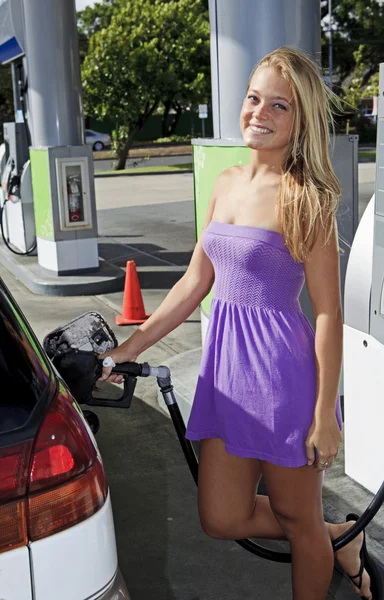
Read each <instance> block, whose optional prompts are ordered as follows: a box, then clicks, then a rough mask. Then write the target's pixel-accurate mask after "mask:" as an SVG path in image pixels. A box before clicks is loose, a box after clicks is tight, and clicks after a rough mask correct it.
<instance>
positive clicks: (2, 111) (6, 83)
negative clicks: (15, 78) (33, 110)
mask: <svg viewBox="0 0 384 600" xmlns="http://www.w3.org/2000/svg"><path fill="white" fill-rule="evenodd" d="M14 120H15V112H14V104H13V91H12V76H11V67H10V66H9V65H5V66H0V143H1V142H2V141H3V123H7V122H8V121H14Z"/></svg>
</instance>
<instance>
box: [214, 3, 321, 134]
mask: <svg viewBox="0 0 384 600" xmlns="http://www.w3.org/2000/svg"><path fill="white" fill-rule="evenodd" d="M209 18H210V23H211V78H212V110H213V131H214V137H215V138H240V129H239V114H240V107H241V104H242V101H243V99H244V93H245V89H246V85H247V82H248V77H249V74H250V73H251V71H252V69H253V67H254V65H255V64H256V63H257V62H258V61H259V60H260V59H261V58H263V56H265V55H266V54H268V53H269V52H272V50H275V49H276V48H278V47H279V46H285V45H291V46H296V47H297V48H300V49H301V50H305V51H307V52H309V53H311V54H312V56H313V57H314V58H316V59H317V60H318V61H319V62H320V58H321V31H320V0H236V2H234V1H233V0H209Z"/></svg>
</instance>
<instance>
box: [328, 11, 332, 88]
mask: <svg viewBox="0 0 384 600" xmlns="http://www.w3.org/2000/svg"><path fill="white" fill-rule="evenodd" d="M328 15H329V87H330V88H331V90H333V64H332V63H333V52H332V0H328Z"/></svg>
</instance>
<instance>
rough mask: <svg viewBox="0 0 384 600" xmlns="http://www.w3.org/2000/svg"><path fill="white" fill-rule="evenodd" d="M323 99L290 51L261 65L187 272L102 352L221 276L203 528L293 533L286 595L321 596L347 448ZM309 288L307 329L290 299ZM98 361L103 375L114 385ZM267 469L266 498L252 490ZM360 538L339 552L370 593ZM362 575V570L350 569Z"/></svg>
mask: <svg viewBox="0 0 384 600" xmlns="http://www.w3.org/2000/svg"><path fill="white" fill-rule="evenodd" d="M332 97H333V96H332V93H331V92H330V91H329V90H328V88H327V87H326V86H325V84H324V83H323V80H322V78H321V76H320V74H319V70H318V68H317V66H316V65H315V64H314V63H313V62H312V61H311V60H310V59H309V58H308V57H307V56H306V55H305V54H304V53H302V52H300V51H298V50H295V49H292V48H290V47H283V48H279V49H278V50H275V51H274V52H272V53H271V54H269V55H268V56H266V57H265V58H264V59H262V60H261V61H260V62H259V63H258V65H257V66H256V67H255V69H254V71H253V72H252V74H251V77H250V79H249V84H248V88H247V91H246V97H245V99H244V102H243V106H242V110H241V115H240V127H241V132H242V135H243V138H244V142H245V144H246V145H247V146H248V147H249V148H250V149H251V158H250V162H249V164H247V165H245V166H241V167H232V168H230V169H228V170H226V171H224V172H223V173H222V174H221V175H220V176H219V177H218V179H217V181H216V184H215V186H214V189H213V192H212V197H211V200H210V204H209V208H208V213H207V217H206V221H205V227H204V232H203V235H202V238H201V240H200V241H199V242H198V243H197V245H196V248H195V251H194V254H193V257H192V259H191V263H190V265H189V267H188V270H187V272H186V274H185V275H184V276H183V277H182V279H181V280H180V281H179V282H178V283H177V284H176V285H175V286H174V287H173V288H172V290H171V291H170V292H169V294H168V296H167V297H166V299H165V300H164V302H163V303H162V304H161V306H160V307H159V308H158V309H157V310H156V312H155V313H154V314H153V315H152V317H150V318H149V319H148V321H147V322H146V323H144V324H143V325H142V326H141V327H140V328H139V329H138V330H137V331H136V332H135V333H134V334H133V335H132V337H130V338H129V340H127V341H126V342H124V343H123V344H122V345H121V346H120V347H119V348H117V349H115V350H114V351H113V352H111V353H110V354H109V356H111V357H112V359H113V361H114V362H115V363H120V362H125V361H135V360H136V359H137V357H138V355H139V354H140V353H141V352H143V351H144V350H145V349H147V348H148V347H150V346H151V345H153V344H155V343H156V342H157V341H159V340H160V339H161V338H162V337H163V336H165V335H166V334H167V333H169V332H170V331H172V330H173V329H174V328H175V327H177V326H178V325H179V324H180V323H182V322H183V321H184V320H185V319H186V318H187V317H188V316H189V315H190V314H191V313H192V312H193V310H194V309H195V308H196V307H197V306H198V305H199V303H200V302H201V301H202V299H203V298H204V297H205V296H206V295H207V293H208V292H209V290H210V288H211V286H212V284H213V282H214V281H215V295H214V299H213V302H212V307H211V316H210V322H209V327H208V331H207V338H206V341H205V344H204V349H203V357H202V362H201V370H200V377H199V380H198V385H197V389H196V395H195V401H194V405H193V408H192V412H191V416H190V419H189V423H188V428H187V437H188V438H189V439H193V440H200V465H199V486H198V503H199V513H200V519H201V523H202V527H203V529H204V531H206V533H207V534H208V535H210V536H212V537H215V538H219V539H241V538H245V537H256V538H268V539H288V540H289V542H290V545H291V550H292V582H293V597H294V600H325V598H326V596H327V591H328V588H329V584H330V581H331V578H332V573H333V566H334V554H333V549H332V544H331V540H332V539H335V538H336V537H338V536H339V535H340V534H341V533H343V532H344V531H345V530H346V529H348V528H349V527H351V525H352V524H353V521H348V522H347V523H343V524H328V523H325V522H324V518H323V509H322V483H323V477H324V471H325V470H326V469H327V468H330V467H332V464H333V462H334V459H335V457H336V455H337V452H338V448H339V445H340V442H341V428H342V422H341V413H340V405H339V397H338V384H339V377H340V368H341V360H342V337H343V331H342V312H341V306H340V290H339V254H338V238H337V229H336V221H335V213H336V209H337V203H338V198H339V196H340V186H339V182H338V180H337V178H336V176H335V174H334V172H333V169H332V166H331V163H330V159H329V154H328V150H329V129H328V127H329V122H330V118H331V109H330V106H331V102H332ZM304 279H305V281H306V284H307V288H308V292H309V296H310V299H311V303H312V308H313V313H314V317H315V323H316V333H315V334H314V332H313V330H312V328H311V326H310V325H309V323H308V321H307V319H306V317H305V316H304V314H303V313H302V311H301V309H300V305H299V301H298V298H299V295H300V292H301V289H302V286H303V283H304ZM110 371H111V369H110V368H107V367H106V368H104V372H103V378H104V379H107V378H108V377H109V380H110V381H119V380H120V379H119V376H116V375H111V376H110ZM261 477H263V479H264V481H265V484H266V487H267V489H268V497H266V496H261V495H257V487H258V483H259V481H260V479H261ZM363 543H364V534H363V533H362V534H360V536H358V537H357V538H355V540H353V541H352V542H351V543H350V544H348V545H347V546H346V547H345V548H343V549H342V550H340V551H339V552H337V556H336V558H337V560H338V562H339V564H340V565H341V566H342V567H343V568H344V569H345V571H346V573H347V574H349V575H350V576H351V580H352V582H353V584H354V586H355V591H356V593H357V594H358V595H360V596H362V597H365V598H367V599H369V600H370V599H371V597H372V596H371V592H370V580H369V575H368V574H367V572H366V571H365V570H364V568H363V567H364V564H363V563H362V551H361V549H362V546H363ZM354 574H358V575H356V576H355V575H354Z"/></svg>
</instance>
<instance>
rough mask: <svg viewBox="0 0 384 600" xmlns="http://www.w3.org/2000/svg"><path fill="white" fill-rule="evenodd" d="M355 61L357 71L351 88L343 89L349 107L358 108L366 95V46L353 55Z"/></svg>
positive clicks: (355, 70) (360, 47)
mask: <svg viewBox="0 0 384 600" xmlns="http://www.w3.org/2000/svg"><path fill="white" fill-rule="evenodd" d="M353 57H354V59H355V69H354V72H353V77H352V80H351V83H350V84H349V86H347V87H344V88H343V92H344V98H345V100H346V102H348V104H349V105H351V106H353V107H354V108H356V109H357V108H358V107H359V104H360V103H361V101H362V99H363V98H364V96H365V95H366V92H365V90H364V87H363V75H364V72H365V70H366V67H365V64H364V46H363V45H360V46H359V48H358V50H356V51H355V52H354V53H353Z"/></svg>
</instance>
